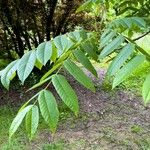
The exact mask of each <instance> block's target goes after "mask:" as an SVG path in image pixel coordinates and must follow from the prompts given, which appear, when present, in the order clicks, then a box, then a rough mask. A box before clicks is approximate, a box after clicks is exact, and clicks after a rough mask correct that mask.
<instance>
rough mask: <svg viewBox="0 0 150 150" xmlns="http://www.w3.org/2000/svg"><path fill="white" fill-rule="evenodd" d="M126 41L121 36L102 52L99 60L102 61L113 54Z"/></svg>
mask: <svg viewBox="0 0 150 150" xmlns="http://www.w3.org/2000/svg"><path fill="white" fill-rule="evenodd" d="M123 41H124V37H123V36H122V35H119V36H118V37H116V38H115V39H113V40H112V41H111V42H110V43H109V44H107V46H106V47H105V48H104V49H103V50H102V52H101V54H100V56H99V58H100V59H102V58H104V57H106V56H107V55H109V54H110V53H112V52H113V51H114V50H115V49H117V48H118V47H119V46H120V45H121V44H122V43H123Z"/></svg>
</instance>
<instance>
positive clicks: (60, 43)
mask: <svg viewBox="0 0 150 150" xmlns="http://www.w3.org/2000/svg"><path fill="white" fill-rule="evenodd" d="M54 44H55V46H56V47H57V49H58V56H60V55H62V54H63V53H64V52H65V51H67V50H69V49H70V48H71V47H72V46H73V42H71V40H70V39H69V38H67V36H66V35H61V36H57V37H56V38H54Z"/></svg>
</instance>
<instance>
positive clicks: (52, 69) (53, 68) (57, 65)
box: [40, 63, 62, 81]
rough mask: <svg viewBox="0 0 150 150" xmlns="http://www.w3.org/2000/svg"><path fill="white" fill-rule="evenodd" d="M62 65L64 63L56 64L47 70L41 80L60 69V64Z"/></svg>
mask: <svg viewBox="0 0 150 150" xmlns="http://www.w3.org/2000/svg"><path fill="white" fill-rule="evenodd" d="M61 65H62V63H59V64H56V65H54V66H53V67H52V68H51V69H50V70H49V71H48V72H46V73H45V74H44V75H43V77H42V78H41V80H40V81H43V80H45V79H46V78H47V77H49V76H50V75H51V74H52V73H53V72H54V71H55V70H56V69H58V68H59V67H60V66H61Z"/></svg>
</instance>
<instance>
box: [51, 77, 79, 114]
mask: <svg viewBox="0 0 150 150" xmlns="http://www.w3.org/2000/svg"><path fill="white" fill-rule="evenodd" d="M52 83H53V85H54V87H55V89H56V91H57V93H58V94H59V96H60V97H61V99H62V100H63V102H64V103H65V104H66V105H67V106H68V107H69V108H70V109H71V110H72V111H73V112H74V113H75V115H77V114H78V112H79V105H78V98H77V96H76V93H75V92H74V90H73V89H72V88H71V86H70V85H69V83H68V82H67V80H66V79H65V78H64V77H63V76H62V75H54V76H53V78H52Z"/></svg>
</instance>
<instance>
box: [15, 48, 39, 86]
mask: <svg viewBox="0 0 150 150" xmlns="http://www.w3.org/2000/svg"><path fill="white" fill-rule="evenodd" d="M35 62H36V54H35V51H29V52H28V53H26V54H25V55H24V56H23V57H22V58H21V59H20V62H19V65H18V69H17V73H18V76H19V79H20V80H21V81H22V83H24V81H25V79H26V78H27V77H28V76H29V74H30V73H31V71H32V70H33V68H34V65H35Z"/></svg>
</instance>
